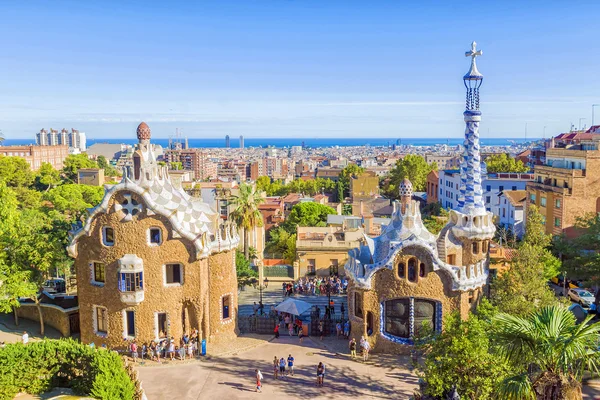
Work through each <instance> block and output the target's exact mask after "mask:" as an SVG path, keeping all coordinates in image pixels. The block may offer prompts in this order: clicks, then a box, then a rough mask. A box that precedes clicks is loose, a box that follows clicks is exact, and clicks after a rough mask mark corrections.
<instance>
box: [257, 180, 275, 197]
mask: <svg viewBox="0 0 600 400" xmlns="http://www.w3.org/2000/svg"><path fill="white" fill-rule="evenodd" d="M270 186H271V178H269V177H268V176H259V177H258V179H257V180H256V190H257V191H259V192H265V193H266V194H267V196H272V194H271V193H270V191H271V190H270V189H271V188H270Z"/></svg>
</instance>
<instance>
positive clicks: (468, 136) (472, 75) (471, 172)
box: [458, 42, 485, 215]
mask: <svg viewBox="0 0 600 400" xmlns="http://www.w3.org/2000/svg"><path fill="white" fill-rule="evenodd" d="M476 46H477V43H475V42H473V43H472V45H471V51H468V52H466V53H465V56H467V57H471V69H469V72H467V74H466V75H465V76H464V77H463V81H464V83H465V87H466V88H467V99H466V110H465V112H464V114H463V115H464V116H465V123H466V125H467V126H466V130H465V141H464V150H463V156H462V160H461V167H460V195H459V198H458V210H459V211H461V212H462V213H464V214H477V215H484V214H485V205H484V202H483V189H482V188H481V154H480V152H479V149H480V148H479V122H480V121H481V111H479V88H480V87H481V83H482V82H483V75H482V74H481V73H480V72H479V71H478V70H477V63H476V61H475V59H476V57H478V56H481V55H482V54H483V52H482V51H481V50H477V48H476Z"/></svg>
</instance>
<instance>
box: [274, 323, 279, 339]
mask: <svg viewBox="0 0 600 400" xmlns="http://www.w3.org/2000/svg"><path fill="white" fill-rule="evenodd" d="M273 332H274V333H275V339H279V324H275V329H274V330H273Z"/></svg>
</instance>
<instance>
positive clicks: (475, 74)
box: [463, 42, 483, 80]
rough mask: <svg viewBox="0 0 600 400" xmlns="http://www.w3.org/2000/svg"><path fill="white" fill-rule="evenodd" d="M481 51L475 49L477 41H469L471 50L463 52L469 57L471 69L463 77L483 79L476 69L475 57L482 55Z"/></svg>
mask: <svg viewBox="0 0 600 400" xmlns="http://www.w3.org/2000/svg"><path fill="white" fill-rule="evenodd" d="M482 55H483V51H481V50H477V42H473V43H471V50H470V51H467V52H465V57H471V69H469V72H467V74H466V75H465V76H464V77H463V79H465V80H480V79H483V75H482V74H481V73H480V72H479V71H478V70H477V63H476V62H475V58H477V57H479V56H482Z"/></svg>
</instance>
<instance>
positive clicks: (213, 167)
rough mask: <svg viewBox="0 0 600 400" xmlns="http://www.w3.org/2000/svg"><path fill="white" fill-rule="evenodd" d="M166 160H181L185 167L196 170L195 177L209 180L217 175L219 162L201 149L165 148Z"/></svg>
mask: <svg viewBox="0 0 600 400" xmlns="http://www.w3.org/2000/svg"><path fill="white" fill-rule="evenodd" d="M164 157H165V161H167V162H169V163H172V162H180V163H181V164H182V165H183V169H185V170H189V171H194V179H197V180H202V181H204V180H208V179H211V178H212V179H214V178H216V177H217V163H215V162H213V161H212V160H211V159H210V156H209V154H208V153H207V152H205V151H202V150H201V149H170V150H165V155H164Z"/></svg>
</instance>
